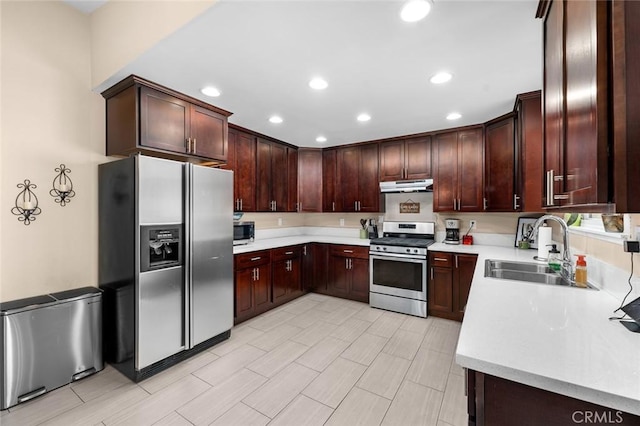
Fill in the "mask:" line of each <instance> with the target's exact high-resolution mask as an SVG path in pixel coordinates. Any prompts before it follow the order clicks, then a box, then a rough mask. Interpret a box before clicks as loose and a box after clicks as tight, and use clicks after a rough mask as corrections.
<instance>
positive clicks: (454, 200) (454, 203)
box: [453, 198, 456, 211]
mask: <svg viewBox="0 0 640 426" xmlns="http://www.w3.org/2000/svg"><path fill="white" fill-rule="evenodd" d="M455 210H456V199H455V198H454V199H453V211H455Z"/></svg>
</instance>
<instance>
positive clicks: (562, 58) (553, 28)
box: [537, 0, 640, 212]
mask: <svg viewBox="0 0 640 426" xmlns="http://www.w3.org/2000/svg"><path fill="white" fill-rule="evenodd" d="M537 16H538V17H540V18H543V19H544V84H543V101H542V105H543V123H544V149H545V152H544V170H545V199H544V201H545V203H544V204H545V206H546V207H547V208H548V209H550V210H556V209H560V210H571V211H577V210H581V211H595V210H597V211H618V212H639V211H640V188H639V186H638V184H637V182H639V181H640V168H639V167H637V159H638V158H640V144H638V143H637V141H638V139H639V138H640V127H639V126H637V123H638V120H639V119H640V86H639V85H638V83H637V76H638V75H640V60H639V59H638V58H640V27H639V26H638V25H637V22H639V21H638V20H639V19H640V2H633V1H632V2H626V1H613V2H610V1H608V2H605V1H595V0H589V1H563V0H554V1H541V2H540V4H539V7H538V13H537Z"/></svg>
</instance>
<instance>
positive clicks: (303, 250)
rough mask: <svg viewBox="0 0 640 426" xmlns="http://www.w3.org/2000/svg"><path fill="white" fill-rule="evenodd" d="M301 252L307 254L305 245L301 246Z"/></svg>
mask: <svg viewBox="0 0 640 426" xmlns="http://www.w3.org/2000/svg"><path fill="white" fill-rule="evenodd" d="M302 254H303V255H305V256H306V255H307V246H302Z"/></svg>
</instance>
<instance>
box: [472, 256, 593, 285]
mask: <svg viewBox="0 0 640 426" xmlns="http://www.w3.org/2000/svg"><path fill="white" fill-rule="evenodd" d="M484 276H485V277H491V278H500V279H503V280H515V281H525V282H530V283H539V284H551V285H560V286H565V287H576V288H588V289H591V290H597V288H595V287H594V286H593V285H591V284H587V287H580V286H578V285H576V283H575V282H572V281H569V280H567V279H566V278H564V277H562V276H561V275H560V274H558V273H557V272H555V271H554V270H553V269H551V268H549V267H548V266H547V265H543V264H539V263H533V262H512V261H505V260H494V259H487V260H486V261H485V264H484Z"/></svg>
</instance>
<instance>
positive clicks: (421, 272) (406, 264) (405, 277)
mask: <svg viewBox="0 0 640 426" xmlns="http://www.w3.org/2000/svg"><path fill="white" fill-rule="evenodd" d="M369 282H370V286H369V290H370V291H371V292H373V293H381V294H388V295H392V296H399V297H406V298H408V299H415V300H422V301H426V300H427V258H426V257H420V256H419V257H414V256H407V255H403V254H393V253H388V254H384V255H381V254H373V253H372V254H370V255H369Z"/></svg>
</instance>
